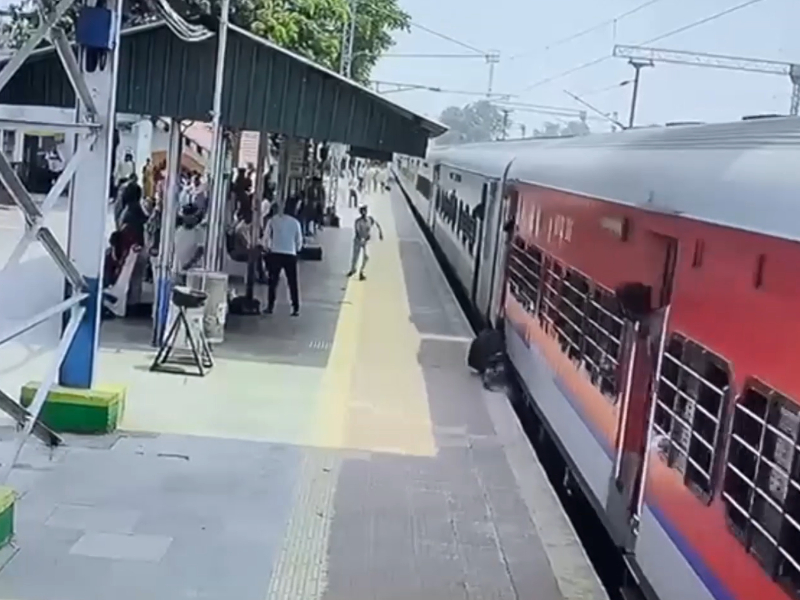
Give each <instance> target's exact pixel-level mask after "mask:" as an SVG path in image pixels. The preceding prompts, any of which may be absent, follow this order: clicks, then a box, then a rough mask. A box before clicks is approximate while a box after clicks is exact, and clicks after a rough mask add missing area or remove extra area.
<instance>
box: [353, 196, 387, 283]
mask: <svg viewBox="0 0 800 600" xmlns="http://www.w3.org/2000/svg"><path fill="white" fill-rule="evenodd" d="M358 212H359V217H358V218H357V219H356V222H355V224H354V226H353V230H354V233H353V257H352V259H351V261H350V271H349V272H348V273H347V276H348V277H352V276H353V275H355V273H356V265H357V264H358V256H359V255H361V270H360V271H359V273H358V278H359V279H360V280H361V281H364V279H366V276H365V275H364V268H365V267H366V266H367V261H368V260H369V255H368V254H367V244H368V243H369V239H370V237H372V228H373V227H377V229H378V236H379V237H380V239H381V240H383V229H382V228H381V224H380V223H378V222H377V221H376V220H375V219H373V218H372V217H370V216H369V215H368V214H367V207H366V206H362V207H361V208H359V209H358Z"/></svg>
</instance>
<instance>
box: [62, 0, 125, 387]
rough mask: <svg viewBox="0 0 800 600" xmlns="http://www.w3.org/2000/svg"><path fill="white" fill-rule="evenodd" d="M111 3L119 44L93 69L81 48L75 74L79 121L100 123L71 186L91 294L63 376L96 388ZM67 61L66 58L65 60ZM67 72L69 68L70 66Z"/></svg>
mask: <svg viewBox="0 0 800 600" xmlns="http://www.w3.org/2000/svg"><path fill="white" fill-rule="evenodd" d="M106 6H107V8H109V9H110V10H112V11H113V14H114V16H113V25H112V31H113V32H114V36H115V40H114V43H113V48H114V49H113V50H111V51H110V52H109V53H108V54H107V56H106V61H105V66H104V67H101V66H100V65H98V66H97V68H96V69H95V70H94V71H88V70H87V69H86V68H85V62H86V51H85V50H83V49H80V50H79V52H78V60H79V61H80V73H78V74H75V75H74V76H73V77H71V78H70V79H71V80H72V79H77V80H79V81H83V82H84V84H83V87H84V88H85V89H86V94H88V97H87V96H86V94H84V93H78V94H77V96H78V106H77V110H76V113H77V114H76V116H77V122H79V123H80V122H84V121H88V120H90V119H93V120H94V121H95V123H96V124H97V125H98V126H99V128H100V130H99V131H98V134H97V138H96V141H95V142H94V143H91V142H90V141H89V140H87V139H86V138H80V137H79V138H78V141H77V144H76V154H81V153H83V152H86V153H87V154H86V159H85V160H84V161H83V163H82V164H81V168H80V169H78V171H77V172H76V173H75V181H74V183H73V185H72V186H71V188H70V218H69V237H68V240H69V242H68V252H69V258H70V259H71V260H72V261H73V262H74V263H75V266H76V267H77V269H78V270H79V271H80V273H81V274H82V275H83V277H84V279H85V281H86V287H87V292H88V294H89V299H88V301H87V304H86V312H85V314H84V315H83V319H82V320H81V323H80V325H79V326H78V328H77V331H76V333H75V339H74V340H73V342H72V344H71V345H70V347H69V350H68V351H67V353H66V355H65V357H64V362H63V364H62V365H61V372H60V377H59V379H60V383H61V385H64V386H68V387H77V388H91V387H92V385H93V384H94V378H95V370H96V364H95V363H96V358H97V349H98V344H99V333H100V312H101V308H102V287H103V261H104V258H105V247H106V238H107V232H106V217H107V210H108V199H109V182H110V180H111V164H112V153H113V151H114V127H115V120H114V119H115V114H116V104H117V71H118V69H119V30H120V25H121V17H122V0H109V2H108V3H107V5H106ZM64 44H66V41H64ZM56 47H57V48H58V46H56ZM59 56H61V57H62V59H63V57H64V56H73V55H72V52H71V50H69V48H68V47H65V48H64V49H63V51H61V52H59ZM68 62H69V61H64V63H65V66H67V65H68ZM100 64H101V65H102V64H103V63H102V62H101V63H100ZM67 72H68V73H69V72H70V69H69V68H67ZM74 83H75V82H74V81H73V84H74ZM75 89H76V92H77V91H78V90H79V89H81V86H75ZM89 91H90V92H89ZM87 146H88V147H87Z"/></svg>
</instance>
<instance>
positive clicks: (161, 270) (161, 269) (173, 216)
mask: <svg viewBox="0 0 800 600" xmlns="http://www.w3.org/2000/svg"><path fill="white" fill-rule="evenodd" d="M182 137H183V136H182V135H181V122H180V121H179V120H177V119H170V129H169V146H168V148H167V185H166V192H165V193H164V198H163V200H162V202H161V238H160V241H159V245H158V247H159V249H158V265H157V267H156V298H155V306H154V313H153V345H154V346H156V347H160V346H161V343H162V342H163V341H164V334H165V333H166V331H165V330H166V327H167V319H168V316H169V305H170V300H171V296H172V286H173V283H174V281H173V279H174V275H175V273H174V270H173V256H174V252H175V227H176V221H177V215H178V192H179V191H180V190H179V189H178V188H179V182H180V176H181V168H180V164H181V151H182V148H181V140H182Z"/></svg>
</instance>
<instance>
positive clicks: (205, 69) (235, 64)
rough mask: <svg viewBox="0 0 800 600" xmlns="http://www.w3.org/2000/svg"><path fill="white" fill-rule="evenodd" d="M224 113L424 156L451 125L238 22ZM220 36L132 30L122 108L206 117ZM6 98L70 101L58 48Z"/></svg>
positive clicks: (124, 57)
mask: <svg viewBox="0 0 800 600" xmlns="http://www.w3.org/2000/svg"><path fill="white" fill-rule="evenodd" d="M228 40H229V46H228V52H227V59H226V76H225V87H224V90H225V92H224V94H223V107H222V111H223V122H224V124H225V125H226V126H228V127H232V128H234V129H243V130H249V131H269V132H274V133H282V134H287V135H290V136H295V137H304V138H315V139H319V140H328V141H333V142H341V143H345V144H351V145H354V146H362V147H365V148H370V149H372V150H377V151H382V152H398V153H402V154H409V155H412V156H424V154H425V150H426V148H427V143H428V138H429V137H431V136H435V135H439V134H440V133H442V132H443V131H444V128H443V127H441V126H440V125H439V124H437V123H433V122H431V121H429V120H427V119H424V118H423V117H420V116H418V115H415V114H413V113H411V112H409V111H408V110H406V109H404V108H402V107H400V106H398V105H396V104H393V103H391V102H389V101H388V100H386V99H384V98H382V97H379V96H377V95H376V94H374V93H372V92H370V91H369V90H366V89H364V88H361V87H359V86H357V85H354V84H353V83H351V82H349V81H346V80H343V79H342V78H340V77H339V76H337V75H335V74H333V73H330V72H328V71H326V70H324V69H321V68H320V67H318V66H316V65H314V64H313V63H310V62H309V61H307V60H305V59H302V58H300V57H298V56H296V55H293V54H291V53H289V52H286V51H285V50H282V49H280V48H277V47H275V46H274V45H272V44H270V43H269V42H265V41H264V40H262V39H260V38H257V37H256V36H253V35H250V34H248V33H246V32H244V31H242V30H239V29H238V28H231V31H230V32H229V36H228ZM215 60H216V38H212V39H210V40H207V41H205V42H197V43H188V42H184V41H182V40H180V39H179V38H177V37H176V36H175V35H173V34H172V32H171V31H170V30H169V29H168V28H167V27H165V26H163V25H156V26H148V27H143V28H138V29H137V30H132V31H130V32H126V33H125V34H124V36H123V38H122V42H121V54H120V78H119V87H118V97H117V110H118V111H119V112H126V113H134V114H147V115H157V116H172V117H177V118H182V119H192V120H197V121H209V120H210V110H211V105H212V95H213V87H214V64H215ZM0 102H2V103H5V104H26V105H45V106H73V105H74V103H75V100H74V94H73V92H72V88H71V87H70V84H69V81H68V80H67V77H66V75H65V74H64V72H63V69H62V67H61V64H60V63H59V62H58V58H57V57H56V56H55V55H54V54H53V53H52V52H43V53H40V54H38V55H37V56H34V57H31V59H29V60H28V61H27V62H26V63H25V64H24V65H23V67H22V68H21V69H20V70H19V72H18V73H17V74H16V75H15V77H14V78H13V79H12V80H11V81H10V82H9V84H8V86H7V87H6V88H5V89H3V91H2V92H0Z"/></svg>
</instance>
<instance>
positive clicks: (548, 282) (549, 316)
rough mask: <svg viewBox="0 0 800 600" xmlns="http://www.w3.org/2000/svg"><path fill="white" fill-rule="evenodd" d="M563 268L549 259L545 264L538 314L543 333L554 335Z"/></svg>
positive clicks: (557, 317)
mask: <svg viewBox="0 0 800 600" xmlns="http://www.w3.org/2000/svg"><path fill="white" fill-rule="evenodd" d="M563 275H564V267H563V266H562V265H561V264H560V263H559V262H557V261H556V260H554V259H552V258H551V259H549V260H548V261H547V263H546V264H545V268H544V271H543V278H542V308H541V311H540V312H539V321H540V323H541V324H542V327H543V328H544V329H545V331H549V332H550V333H556V330H555V328H556V325H557V323H558V321H559V315H558V311H557V310H556V305H557V303H558V301H559V298H560V297H561V279H562V277H563Z"/></svg>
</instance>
